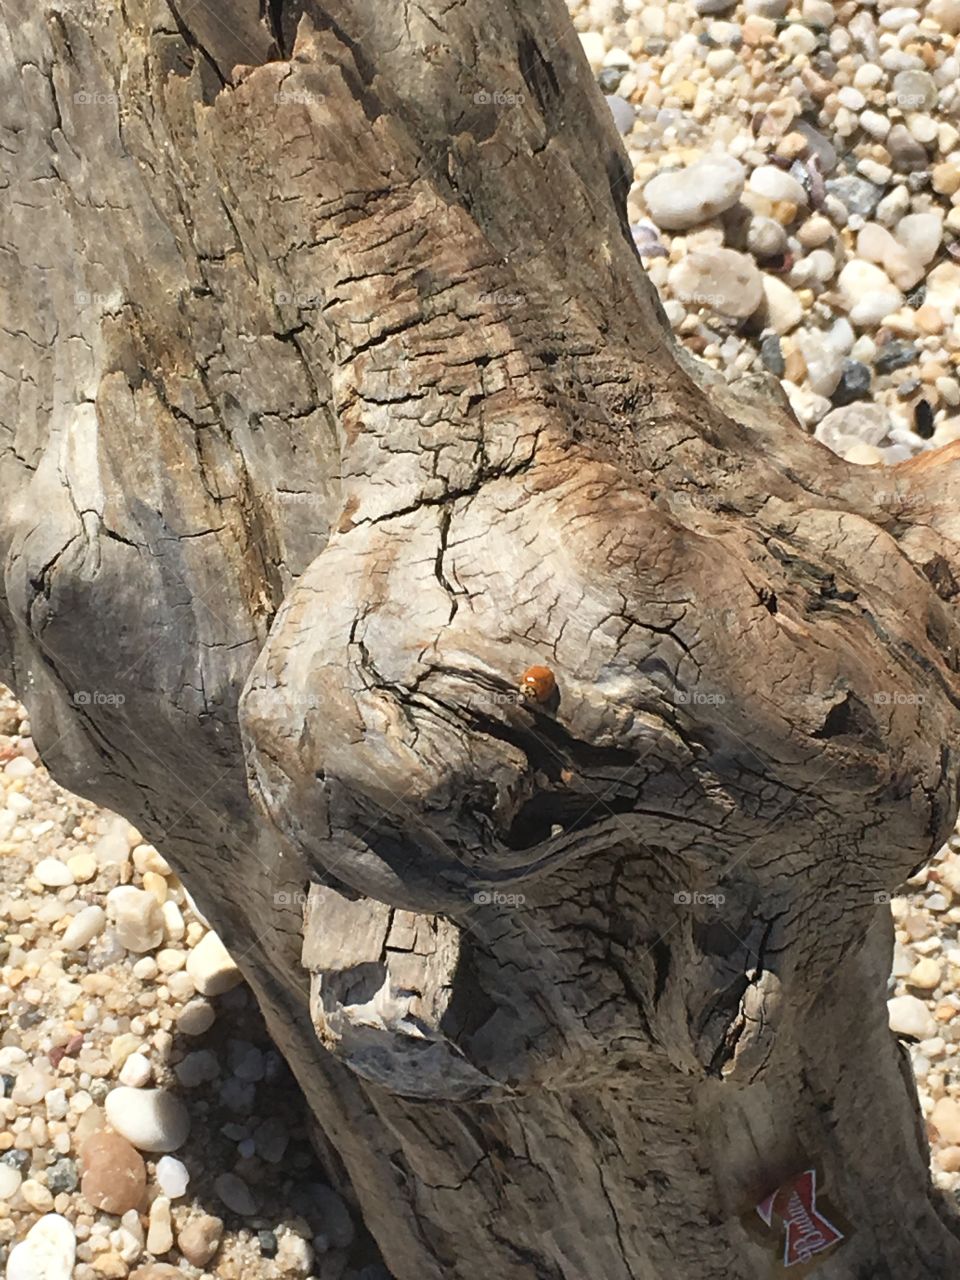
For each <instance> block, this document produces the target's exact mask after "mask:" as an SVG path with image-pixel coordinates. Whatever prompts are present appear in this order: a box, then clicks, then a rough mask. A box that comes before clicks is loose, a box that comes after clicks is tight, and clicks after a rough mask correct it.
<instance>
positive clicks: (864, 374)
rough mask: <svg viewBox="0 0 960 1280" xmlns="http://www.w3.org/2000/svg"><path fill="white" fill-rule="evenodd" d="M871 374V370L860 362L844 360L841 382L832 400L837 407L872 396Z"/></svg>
mask: <svg viewBox="0 0 960 1280" xmlns="http://www.w3.org/2000/svg"><path fill="white" fill-rule="evenodd" d="M870 383H871V374H870V370H869V368H868V367H867V366H866V365H865V364H862V363H861V362H860V361H859V360H844V362H843V368H842V370H841V372H840V381H839V382H838V383H837V385H836V387H835V388H834V391H833V395H832V396H831V399H832V400H833V403H834V404H835V405H848V404H853V402H854V401H855V400H862V399H863V398H864V397H865V396H868V395H869V394H870Z"/></svg>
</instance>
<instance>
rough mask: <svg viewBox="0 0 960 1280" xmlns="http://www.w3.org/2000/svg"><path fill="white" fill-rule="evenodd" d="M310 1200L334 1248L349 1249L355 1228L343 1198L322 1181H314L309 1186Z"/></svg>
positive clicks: (324, 1232)
mask: <svg viewBox="0 0 960 1280" xmlns="http://www.w3.org/2000/svg"><path fill="white" fill-rule="evenodd" d="M310 1191H311V1193H312V1194H311V1201H312V1203H313V1205H314V1207H315V1209H316V1213H317V1216H318V1217H319V1219H320V1221H321V1222H322V1224H323V1234H324V1235H325V1236H326V1237H327V1239H328V1240H329V1241H330V1244H331V1246H332V1247H333V1248H334V1249H349V1248H350V1246H351V1245H352V1244H353V1237H354V1235H355V1228H354V1225H353V1219H352V1218H351V1216H350V1211H349V1210H348V1208H347V1206H346V1205H345V1204H344V1202H343V1199H342V1198H341V1197H340V1196H339V1195H337V1193H336V1191H334V1190H333V1188H332V1187H327V1186H324V1185H323V1184H322V1183H314V1184H313V1185H312V1186H311V1188H310Z"/></svg>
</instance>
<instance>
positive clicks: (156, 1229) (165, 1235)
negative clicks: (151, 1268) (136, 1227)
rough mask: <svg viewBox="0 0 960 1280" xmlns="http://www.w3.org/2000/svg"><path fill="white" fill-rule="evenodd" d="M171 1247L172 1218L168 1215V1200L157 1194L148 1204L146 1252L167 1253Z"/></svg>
mask: <svg viewBox="0 0 960 1280" xmlns="http://www.w3.org/2000/svg"><path fill="white" fill-rule="evenodd" d="M172 1248H173V1220H172V1219H171V1217H170V1201H169V1200H168V1199H167V1197H166V1196H157V1198H156V1199H155V1200H154V1202H153V1204H152V1205H151V1206H150V1220H149V1223H148V1226H147V1252H148V1253H152V1254H154V1255H157V1254H164V1253H169V1251H170V1250H171V1249H172Z"/></svg>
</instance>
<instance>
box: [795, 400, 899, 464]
mask: <svg viewBox="0 0 960 1280" xmlns="http://www.w3.org/2000/svg"><path fill="white" fill-rule="evenodd" d="M889 429H890V420H889V417H888V416H887V411H886V409H885V408H884V407H883V405H879V404H859V403H858V404H850V405H844V406H841V407H838V408H836V409H831V410H830V412H829V413H828V414H826V415H825V416H824V417H823V418H822V419H821V420H820V422H818V423H817V427H816V430H815V431H814V433H813V434H814V435H815V436H816V438H817V439H818V440H819V441H820V442H821V443H822V444H825V445H826V446H827V447H828V448H829V449H832V450H833V452H834V453H839V454H841V455H842V454H843V452H844V449H845V448H848V447H849V446H850V445H852V444H853V443H854V442H855V441H858V440H859V441H861V442H862V443H863V444H869V445H878V444H881V443H882V442H883V440H884V439H885V438H886V435H887V433H888V431H889Z"/></svg>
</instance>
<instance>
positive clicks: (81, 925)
mask: <svg viewBox="0 0 960 1280" xmlns="http://www.w3.org/2000/svg"><path fill="white" fill-rule="evenodd" d="M106 923H107V913H106V912H105V911H104V909H103V907H98V906H89V907H83V908H82V910H80V911H78V912H77V914H76V915H75V916H74V917H73V919H72V920H71V921H70V923H69V924H68V925H67V928H66V930H65V932H64V935H63V937H62V939H61V943H60V945H61V946H62V947H63V949H64V951H82V950H83V948H84V947H85V946H86V945H87V943H88V942H92V941H93V939H94V938H96V937H97V936H98V935H99V934H101V933H102V932H103V930H104V928H105V927H106Z"/></svg>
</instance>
